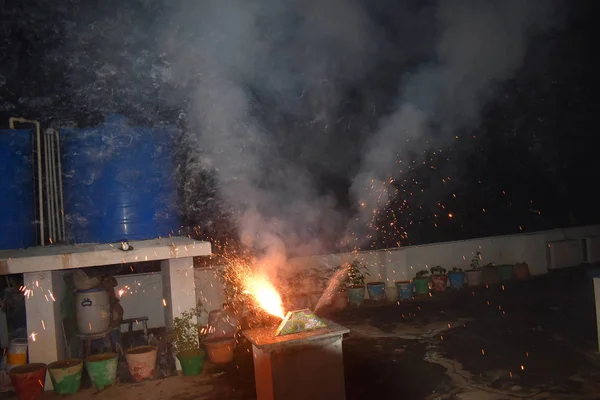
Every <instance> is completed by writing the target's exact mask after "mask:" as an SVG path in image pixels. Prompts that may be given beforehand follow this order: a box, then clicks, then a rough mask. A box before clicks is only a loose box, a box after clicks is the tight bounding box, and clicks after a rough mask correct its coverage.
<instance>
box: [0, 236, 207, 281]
mask: <svg viewBox="0 0 600 400" xmlns="http://www.w3.org/2000/svg"><path fill="white" fill-rule="evenodd" d="M130 244H131V246H133V250H132V251H122V250H120V249H119V244H118V243H114V244H113V243H108V244H77V245H70V246H67V245H52V246H37V247H30V248H27V249H19V250H3V251H0V275H6V274H22V273H27V272H43V271H54V270H64V269H72V268H85V267H94V266H98V265H113V264H124V263H130V262H143V261H156V260H167V259H176V258H186V257H197V256H207V255H210V254H211V247H210V243H209V242H199V241H196V240H192V239H189V238H186V237H171V238H162V239H152V240H140V241H133V242H130Z"/></svg>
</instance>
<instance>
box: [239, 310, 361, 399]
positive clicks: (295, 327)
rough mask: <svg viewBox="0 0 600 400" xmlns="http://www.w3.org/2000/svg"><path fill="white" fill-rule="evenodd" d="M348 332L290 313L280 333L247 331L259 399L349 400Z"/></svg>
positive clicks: (313, 317)
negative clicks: (346, 369) (346, 372)
mask: <svg viewBox="0 0 600 400" xmlns="http://www.w3.org/2000/svg"><path fill="white" fill-rule="evenodd" d="M348 332H350V331H349V330H348V329H347V328H344V327H343V326H340V325H338V324H336V323H334V322H331V321H328V320H325V319H321V318H319V317H317V316H316V315H315V314H314V313H313V312H312V311H310V310H308V309H303V310H296V311H289V312H288V313H287V314H286V315H285V317H284V319H283V321H281V323H280V324H279V326H277V327H265V328H257V329H250V330H246V331H244V332H243V335H244V336H245V337H246V339H248V341H250V343H251V344H252V353H253V358H254V375H255V380H256V394H257V399H258V400H283V399H286V400H296V399H297V400H305V399H311V400H320V399H323V400H325V399H327V400H332V399H334V400H343V399H345V398H346V394H345V382H344V363H343V354H342V340H343V337H344V334H346V333H348Z"/></svg>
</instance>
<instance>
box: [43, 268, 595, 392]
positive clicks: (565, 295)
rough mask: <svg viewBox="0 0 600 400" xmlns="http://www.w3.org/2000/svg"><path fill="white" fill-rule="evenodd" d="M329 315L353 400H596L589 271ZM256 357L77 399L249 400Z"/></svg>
mask: <svg viewBox="0 0 600 400" xmlns="http://www.w3.org/2000/svg"><path fill="white" fill-rule="evenodd" d="M325 316H326V317H328V318H330V319H333V320H335V321H336V322H338V323H341V324H342V325H345V326H346V327H348V328H350V329H351V330H352V332H351V333H350V334H349V335H348V336H347V337H346V338H345V340H344V362H345V376H346V387H347V398H348V399H350V400H351V399H371V398H372V399H398V398H402V399H409V400H410V399H415V400H418V399H477V400H479V399H484V400H487V399H494V400H496V399H498V400H500V399H536V400H541V399H600V357H599V356H598V355H597V350H598V347H597V342H596V326H595V313H594V301H593V289H592V284H591V280H590V279H589V278H586V274H585V269H584V268H571V269H568V270H563V271H558V272H554V273H551V274H548V275H547V276H544V277H539V278H533V279H530V280H528V281H524V282H512V283H506V284H505V285H504V286H500V285H499V286H497V287H490V288H485V287H481V288H477V289H475V290H472V289H469V288H465V289H463V290H461V291H451V292H446V293H441V294H434V295H433V297H430V298H424V299H417V300H413V301H410V302H406V303H402V304H400V305H398V304H391V305H390V304H387V305H376V304H365V305H364V306H363V307H361V308H354V309H347V310H344V311H342V312H337V313H326V315H325ZM250 351H251V350H250V347H249V346H248V344H247V343H241V344H240V346H239V347H238V354H237V357H236V361H235V362H234V363H232V364H231V365H229V366H227V367H225V368H223V369H216V368H215V367H210V366H209V368H207V371H205V373H204V375H203V376H202V377H198V378H182V377H174V378H168V379H163V380H155V381H148V382H145V383H142V384H120V385H117V386H116V387H113V388H109V389H107V390H105V391H104V392H101V393H98V394H95V395H94V396H92V397H90V395H92V394H94V393H95V392H94V391H93V390H91V389H87V390H84V391H82V392H81V393H80V394H78V395H77V396H75V397H72V399H73V400H78V399H84V398H96V399H97V400H104V399H120V398H122V399H127V400H133V399H137V398H140V399H142V398H143V399H148V400H149V399H153V398H157V399H159V398H160V399H173V400H185V399H211V400H212V399H253V398H255V393H254V375H253V367H252V357H251V353H250ZM46 397H47V398H53V396H52V395H47V396H46ZM56 398H58V397H56Z"/></svg>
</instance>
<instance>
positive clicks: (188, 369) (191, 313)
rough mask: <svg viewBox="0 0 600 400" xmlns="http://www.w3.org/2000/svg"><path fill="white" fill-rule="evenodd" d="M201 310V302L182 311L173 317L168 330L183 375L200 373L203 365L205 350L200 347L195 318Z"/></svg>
mask: <svg viewBox="0 0 600 400" xmlns="http://www.w3.org/2000/svg"><path fill="white" fill-rule="evenodd" d="M201 311H202V308H201V304H200V303H199V304H198V305H197V306H196V307H194V308H192V309H190V310H188V311H184V312H182V313H181V316H179V317H175V318H173V326H172V327H171V329H170V330H169V341H170V342H171V344H172V345H173V347H174V349H175V351H176V353H175V356H176V357H177V359H178V360H179V362H180V363H181V369H182V371H183V375H185V376H191V375H200V374H201V373H202V368H203V366H204V356H205V354H206V353H205V352H204V350H202V349H201V348H200V342H199V339H200V338H199V337H198V336H199V335H198V324H197V322H196V321H195V319H196V318H197V317H198V316H199V315H200V313H201Z"/></svg>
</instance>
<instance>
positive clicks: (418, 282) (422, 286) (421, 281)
mask: <svg viewBox="0 0 600 400" xmlns="http://www.w3.org/2000/svg"><path fill="white" fill-rule="evenodd" d="M413 283H414V285H415V292H416V293H417V294H429V277H427V278H415V279H413Z"/></svg>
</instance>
